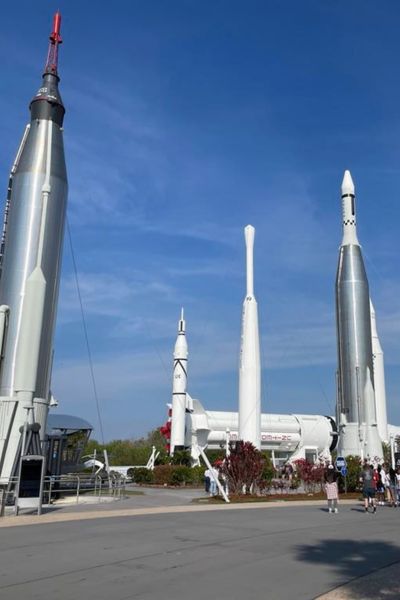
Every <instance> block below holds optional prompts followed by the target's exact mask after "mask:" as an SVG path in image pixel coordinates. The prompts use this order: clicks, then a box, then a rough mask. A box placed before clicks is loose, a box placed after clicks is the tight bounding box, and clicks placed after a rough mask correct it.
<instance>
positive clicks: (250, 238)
mask: <svg viewBox="0 0 400 600" xmlns="http://www.w3.org/2000/svg"><path fill="white" fill-rule="evenodd" d="M255 232H256V230H255V229H254V227H253V225H246V227H245V228H244V239H245V241H246V244H250V243H253V242H254V234H255Z"/></svg>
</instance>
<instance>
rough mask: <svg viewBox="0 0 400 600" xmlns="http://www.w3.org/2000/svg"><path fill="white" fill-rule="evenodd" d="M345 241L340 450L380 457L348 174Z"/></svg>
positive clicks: (366, 304) (340, 276)
mask: <svg viewBox="0 0 400 600" xmlns="http://www.w3.org/2000/svg"><path fill="white" fill-rule="evenodd" d="M342 203H343V241H342V245H341V247H340V251H339V263H338V270H337V276H336V323H337V344H338V388H339V389H338V407H337V408H338V410H337V412H338V420H339V444H338V453H339V454H340V455H344V456H348V455H350V454H355V455H358V456H361V457H363V458H364V457H365V458H367V457H369V458H370V459H373V458H375V457H379V458H381V457H382V444H381V441H380V438H379V434H378V428H377V422H376V411H375V389H374V370H373V363H372V336H371V313H370V301H369V287H368V279H367V275H366V272H365V267H364V261H363V257H362V253H361V248H360V245H359V243H358V239H357V234H356V214H355V194H354V185H353V182H352V180H351V176H350V173H349V172H348V171H346V173H345V177H344V180H343V184H342Z"/></svg>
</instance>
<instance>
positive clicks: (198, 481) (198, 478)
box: [192, 465, 206, 485]
mask: <svg viewBox="0 0 400 600" xmlns="http://www.w3.org/2000/svg"><path fill="white" fill-rule="evenodd" d="M205 470H206V468H205V467H203V466H201V465H200V466H198V467H192V483H194V484H195V485H203V484H204V471H205Z"/></svg>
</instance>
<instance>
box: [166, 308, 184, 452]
mask: <svg viewBox="0 0 400 600" xmlns="http://www.w3.org/2000/svg"><path fill="white" fill-rule="evenodd" d="M185 330H186V324H185V320H184V315H183V308H182V312H181V318H180V319H179V323H178V336H177V338H176V343H175V350H174V373H173V380H172V420H171V441H170V453H171V456H172V455H173V454H174V450H182V449H183V448H184V447H185V420H186V390H187V365H188V345H187V340H186V331H185Z"/></svg>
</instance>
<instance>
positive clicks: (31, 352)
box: [0, 13, 68, 478]
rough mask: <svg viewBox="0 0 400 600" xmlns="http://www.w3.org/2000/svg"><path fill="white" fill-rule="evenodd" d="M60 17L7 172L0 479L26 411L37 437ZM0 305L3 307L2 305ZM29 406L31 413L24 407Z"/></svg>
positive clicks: (50, 324) (56, 270) (0, 288)
mask: <svg viewBox="0 0 400 600" xmlns="http://www.w3.org/2000/svg"><path fill="white" fill-rule="evenodd" d="M60 26H61V15H60V14H59V13H56V15H55V17H54V24H53V31H52V33H51V35H50V45H49V53H48V56H47V61H46V65H45V70H44V74H43V79H42V83H41V86H40V87H39V90H38V92H37V93H36V94H35V96H34V97H33V99H32V101H31V103H30V106H29V108H30V113H31V119H30V124H29V125H28V126H27V128H26V131H25V134H24V137H23V139H22V142H21V145H20V148H19V150H18V153H17V158H16V161H15V162H14V165H13V169H12V171H11V175H10V184H9V193H8V196H7V204H6V213H5V224H4V230H3V239H2V255H1V279H0V305H1V307H0V312H1V309H2V308H3V307H6V312H7V319H6V323H5V326H4V327H2V326H1V322H2V320H1V319H0V335H1V334H2V333H3V337H2V339H1V344H2V349H3V351H2V356H1V363H0V476H1V477H6V478H7V477H9V476H10V474H11V470H12V465H13V462H14V459H15V454H16V449H17V446H18V443H19V438H20V427H21V426H22V425H23V424H24V422H25V421H26V418H27V412H30V418H31V421H34V422H36V423H39V425H40V432H41V438H42V439H43V438H44V435H45V429H46V420H47V413H48V405H49V399H50V389H49V386H50V377H51V363H52V353H53V335H54V326H55V318H56V308H57V300H58V288H59V279H60V270H61V259H62V245H63V237H64V223H65V211H66V202H67V187H68V185H67V174H66V167H65V158H64V145H63V120H64V113H65V109H64V105H63V102H62V99H61V96H60V93H59V90H58V84H59V81H60V79H59V76H58V70H57V63H58V46H59V44H60V43H61V41H62V40H61V35H60ZM3 310H4V308H3ZM29 409H31V410H29Z"/></svg>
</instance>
